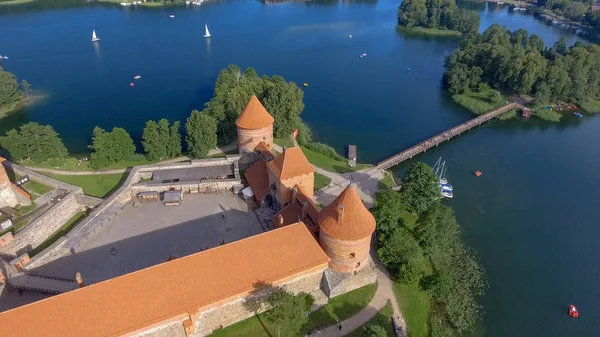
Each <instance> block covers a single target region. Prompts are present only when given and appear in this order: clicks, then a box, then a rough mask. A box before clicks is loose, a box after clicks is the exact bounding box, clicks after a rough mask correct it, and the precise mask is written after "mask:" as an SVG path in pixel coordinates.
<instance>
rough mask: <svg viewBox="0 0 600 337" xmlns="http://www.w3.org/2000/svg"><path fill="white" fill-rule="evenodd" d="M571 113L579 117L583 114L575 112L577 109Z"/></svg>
mask: <svg viewBox="0 0 600 337" xmlns="http://www.w3.org/2000/svg"><path fill="white" fill-rule="evenodd" d="M573 115H575V116H577V117H579V118H581V117H583V114H582V113H581V112H577V111H575V112H573Z"/></svg>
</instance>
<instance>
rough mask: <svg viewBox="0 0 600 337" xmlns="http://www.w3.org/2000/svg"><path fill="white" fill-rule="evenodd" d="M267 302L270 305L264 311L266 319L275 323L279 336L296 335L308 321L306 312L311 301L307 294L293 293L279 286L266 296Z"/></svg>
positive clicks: (308, 310)
mask: <svg viewBox="0 0 600 337" xmlns="http://www.w3.org/2000/svg"><path fill="white" fill-rule="evenodd" d="M267 303H269V304H270V305H271V307H272V309H271V310H268V311H266V312H265V316H266V318H267V320H269V321H270V322H272V323H273V324H275V325H276V326H277V328H278V330H279V331H280V335H281V336H296V335H298V334H299V333H300V330H301V329H302V327H303V326H304V325H305V324H306V323H308V313H309V312H310V306H311V303H309V301H308V300H307V296H306V295H303V294H300V295H297V296H296V295H294V294H292V293H291V292H289V291H286V290H284V289H281V288H277V289H275V291H274V292H273V293H272V294H271V295H270V296H269V297H268V298H267Z"/></svg>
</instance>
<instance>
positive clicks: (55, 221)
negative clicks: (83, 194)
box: [0, 192, 84, 258]
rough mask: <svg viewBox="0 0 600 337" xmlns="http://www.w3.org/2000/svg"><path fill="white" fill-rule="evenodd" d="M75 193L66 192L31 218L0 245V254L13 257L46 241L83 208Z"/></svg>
mask: <svg viewBox="0 0 600 337" xmlns="http://www.w3.org/2000/svg"><path fill="white" fill-rule="evenodd" d="M77 194H78V193H77V192H71V193H69V194H67V196H66V197H64V198H63V199H61V200H60V201H59V202H57V203H56V204H54V205H53V206H52V207H50V208H49V209H48V210H47V211H46V212H45V213H44V214H42V215H41V216H39V217H38V218H37V219H35V220H33V221H32V222H31V223H30V224H29V225H27V227H25V228H24V229H23V230H21V231H20V232H18V233H17V234H16V235H15V236H14V238H13V240H12V241H11V242H9V243H8V244H6V245H4V246H3V247H0V254H2V255H3V256H4V257H5V258H14V257H16V256H18V255H21V254H23V253H28V252H30V251H31V250H33V249H34V248H36V247H37V246H39V245H40V244H41V243H43V242H44V241H46V240H47V239H48V238H49V237H50V236H52V234H54V232H56V231H57V230H58V229H59V228H60V227H61V226H62V225H63V224H65V223H66V222H67V221H69V219H71V218H72V217H73V216H74V215H75V214H77V212H80V211H83V210H84V207H83V206H82V205H80V204H79V202H78V201H77V197H78V196H77Z"/></svg>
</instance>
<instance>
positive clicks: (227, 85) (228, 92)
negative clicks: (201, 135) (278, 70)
mask: <svg viewBox="0 0 600 337" xmlns="http://www.w3.org/2000/svg"><path fill="white" fill-rule="evenodd" d="M252 95H256V96H257V97H258V99H259V100H260V101H261V103H262V104H263V105H264V106H265V108H266V109H267V111H268V112H269V113H270V114H271V115H272V116H273V118H274V119H275V123H274V125H273V133H274V135H275V137H278V138H284V137H289V136H290V135H291V133H292V132H293V131H294V130H295V129H297V128H300V127H301V124H302V120H301V119H300V114H301V113H302V111H303V110H304V103H303V102H302V98H303V96H304V93H303V91H302V90H301V89H300V88H298V86H297V85H296V84H295V83H294V82H286V81H285V79H284V78H283V77H281V76H273V77H268V76H262V77H259V76H258V74H257V73H256V71H255V70H254V69H253V68H246V70H244V71H242V70H241V69H240V68H239V67H238V66H236V65H230V66H229V67H228V68H227V69H223V70H222V71H221V72H220V73H219V77H218V78H217V81H216V83H215V91H214V95H213V97H212V99H211V100H210V101H209V102H207V103H206V104H205V107H204V110H203V112H205V113H206V114H207V115H209V116H211V117H213V118H214V119H215V120H216V121H217V125H218V137H219V141H220V142H224V143H229V142H230V141H231V140H233V139H235V137H236V127H235V120H236V119H237V117H238V116H239V115H240V113H241V112H242V111H243V110H244V108H245V107H246V105H247V104H248V101H249V100H250V97H252Z"/></svg>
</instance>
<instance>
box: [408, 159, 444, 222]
mask: <svg viewBox="0 0 600 337" xmlns="http://www.w3.org/2000/svg"><path fill="white" fill-rule="evenodd" d="M400 191H401V193H402V199H403V200H404V203H405V205H406V206H407V208H408V210H409V211H410V212H413V213H417V214H421V213H423V212H425V211H426V210H427V209H428V208H429V207H430V206H431V205H433V204H434V203H436V202H437V200H438V199H439V198H440V187H439V181H438V178H437V177H436V175H435V173H433V170H432V169H431V167H430V166H429V165H427V164H425V163H422V162H416V163H413V164H411V165H410V167H409V168H408V171H406V174H405V175H404V179H402V189H401V190H400Z"/></svg>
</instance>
